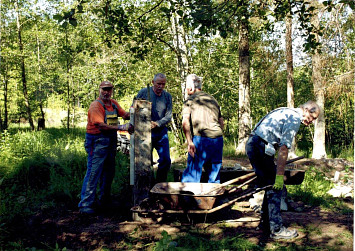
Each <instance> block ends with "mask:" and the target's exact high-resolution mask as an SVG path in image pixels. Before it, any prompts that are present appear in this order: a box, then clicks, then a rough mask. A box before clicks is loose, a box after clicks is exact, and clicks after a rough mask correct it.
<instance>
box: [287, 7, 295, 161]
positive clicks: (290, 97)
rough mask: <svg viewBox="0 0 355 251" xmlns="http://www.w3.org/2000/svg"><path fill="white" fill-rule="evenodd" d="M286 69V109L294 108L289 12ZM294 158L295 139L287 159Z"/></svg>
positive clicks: (289, 16) (288, 17) (290, 16)
mask: <svg viewBox="0 0 355 251" xmlns="http://www.w3.org/2000/svg"><path fill="white" fill-rule="evenodd" d="M286 68H287V107H290V108H294V107H295V97H294V77H293V53H292V14H291V5H290V11H289V13H288V14H287V16H286ZM295 157H296V139H295V138H294V139H293V141H292V145H291V149H290V150H289V152H288V158H295Z"/></svg>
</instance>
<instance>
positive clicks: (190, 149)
mask: <svg viewBox="0 0 355 251" xmlns="http://www.w3.org/2000/svg"><path fill="white" fill-rule="evenodd" d="M187 151H188V152H189V154H190V155H191V157H192V158H195V152H196V147H195V145H194V143H192V142H191V143H189V144H188V146H187Z"/></svg>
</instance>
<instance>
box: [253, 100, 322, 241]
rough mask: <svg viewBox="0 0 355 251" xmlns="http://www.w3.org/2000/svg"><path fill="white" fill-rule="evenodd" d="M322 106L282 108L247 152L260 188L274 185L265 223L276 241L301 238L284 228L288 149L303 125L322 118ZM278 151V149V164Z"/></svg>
mask: <svg viewBox="0 0 355 251" xmlns="http://www.w3.org/2000/svg"><path fill="white" fill-rule="evenodd" d="M319 112H320V109H319V106H318V105H317V104H316V103H315V102H313V101H308V102H307V103H305V104H303V105H301V106H300V107H299V108H295V109H293V108H278V109H276V110H273V111H271V112H270V113H269V114H267V115H266V116H265V117H263V118H262V119H261V120H260V121H259V122H258V123H257V124H256V126H255V128H254V129H253V131H252V133H251V135H250V137H249V139H248V141H247V144H246V153H247V155H248V157H249V160H250V163H251V165H252V166H253V169H254V171H255V173H256V175H257V182H258V185H259V186H260V187H263V186H267V185H273V188H272V189H270V190H268V191H266V193H265V196H264V200H263V207H262V223H263V224H264V228H266V231H267V232H269V231H270V233H271V235H270V236H271V237H272V238H274V239H292V238H294V237H297V236H298V233H297V231H296V230H294V229H288V228H286V227H284V225H283V223H282V218H281V210H280V205H281V195H282V190H283V189H285V188H284V173H285V165H286V160H287V158H288V149H290V148H291V144H292V140H293V138H294V137H295V135H296V133H297V132H298V130H299V127H300V124H301V123H303V124H304V125H305V126H308V125H310V124H311V123H312V122H313V121H315V120H316V119H317V118H318V116H319ZM275 148H276V149H278V156H277V162H276V165H275V162H274V156H275V151H276V150H275Z"/></svg>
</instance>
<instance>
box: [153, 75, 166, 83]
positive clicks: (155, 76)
mask: <svg viewBox="0 0 355 251" xmlns="http://www.w3.org/2000/svg"><path fill="white" fill-rule="evenodd" d="M157 78H165V79H166V76H165V74H163V73H157V74H155V75H154V78H153V81H154V82H155V81H156V80H157Z"/></svg>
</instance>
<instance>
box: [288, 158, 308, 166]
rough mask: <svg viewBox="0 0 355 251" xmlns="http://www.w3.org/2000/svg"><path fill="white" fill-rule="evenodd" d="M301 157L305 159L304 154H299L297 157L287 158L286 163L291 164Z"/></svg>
mask: <svg viewBox="0 0 355 251" xmlns="http://www.w3.org/2000/svg"><path fill="white" fill-rule="evenodd" d="M300 159H304V156H299V157H297V158H294V159H290V160H287V161H286V165H287V164H290V163H292V162H295V161H297V160H300Z"/></svg>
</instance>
